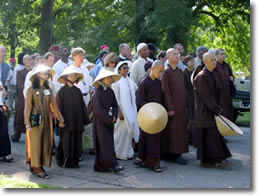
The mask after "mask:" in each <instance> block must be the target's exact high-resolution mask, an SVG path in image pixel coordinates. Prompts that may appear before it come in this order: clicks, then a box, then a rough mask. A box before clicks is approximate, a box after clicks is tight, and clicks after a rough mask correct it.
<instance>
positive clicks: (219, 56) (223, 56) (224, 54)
mask: <svg viewBox="0 0 258 196" xmlns="http://www.w3.org/2000/svg"><path fill="white" fill-rule="evenodd" d="M225 59H226V53H225V52H224V51H220V52H219V55H217V60H218V61H220V62H223V61H224V60H225Z"/></svg>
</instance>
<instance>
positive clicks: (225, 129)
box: [214, 115, 243, 136]
mask: <svg viewBox="0 0 258 196" xmlns="http://www.w3.org/2000/svg"><path fill="white" fill-rule="evenodd" d="M214 117H215V121H216V125H217V128H218V130H219V132H220V134H221V135H222V136H233V135H243V131H242V130H241V129H240V128H239V127H238V126H237V125H235V124H234V123H233V122H231V121H230V120H228V119H227V118H226V117H224V116H222V115H218V116H216V115H215V116H214Z"/></svg>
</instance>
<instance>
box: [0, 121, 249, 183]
mask: <svg viewBox="0 0 258 196" xmlns="http://www.w3.org/2000/svg"><path fill="white" fill-rule="evenodd" d="M11 123H12V121H10V127H11ZM11 130H12V129H10V132H11ZM242 130H243V131H244V136H235V137H228V138H227V139H228V140H229V142H228V146H229V148H230V150H231V152H232V154H233V156H232V158H230V159H229V160H230V162H231V163H232V166H231V167H229V168H228V169H225V170H219V169H204V168H200V167H199V161H197V160H196V153H195V149H193V148H192V147H191V148H190V152H189V153H188V154H185V155H184V157H185V158H186V159H188V161H189V164H188V165H185V166H181V165H176V164H174V163H171V162H166V161H161V166H162V167H163V168H164V172H162V173H154V172H152V171H150V170H147V169H144V168H136V167H135V166H134V165H133V161H119V163H120V164H121V165H123V166H124V167H125V171H123V172H121V173H119V174H114V173H98V172H94V171H93V163H94V156H92V155H88V154H84V158H85V159H84V160H83V161H82V162H80V168H79V169H67V168H60V167H58V166H57V165H56V164H55V158H54V156H53V161H52V167H51V168H46V170H47V172H48V174H49V175H50V176H51V178H50V179H48V180H45V179H40V178H38V177H37V176H34V175H32V174H31V173H30V172H29V170H28V166H27V165H26V164H25V141H24V139H25V137H24V135H23V136H22V138H21V140H20V142H19V143H12V153H13V157H14V162H12V163H3V162H0V173H3V174H5V175H9V176H10V177H12V178H16V179H22V180H29V181H32V182H36V183H41V184H51V185H58V186H61V187H64V188H250V186H251V185H250V179H251V177H250V129H249V128H242Z"/></svg>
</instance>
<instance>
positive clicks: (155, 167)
mask: <svg viewBox="0 0 258 196" xmlns="http://www.w3.org/2000/svg"><path fill="white" fill-rule="evenodd" d="M152 170H153V171H154V172H157V173H159V172H162V171H163V169H162V168H161V167H160V166H159V165H154V166H153V167H152Z"/></svg>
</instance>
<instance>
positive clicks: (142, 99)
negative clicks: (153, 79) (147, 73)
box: [136, 82, 148, 111]
mask: <svg viewBox="0 0 258 196" xmlns="http://www.w3.org/2000/svg"><path fill="white" fill-rule="evenodd" d="M146 98H147V89H146V87H145V83H144V82H142V83H141V84H140V85H139V87H138V89H137V91H136V106H137V110H138V111H139V110H140V109H141V107H142V106H144V105H145V104H146V103H148V102H147V99H146Z"/></svg>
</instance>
